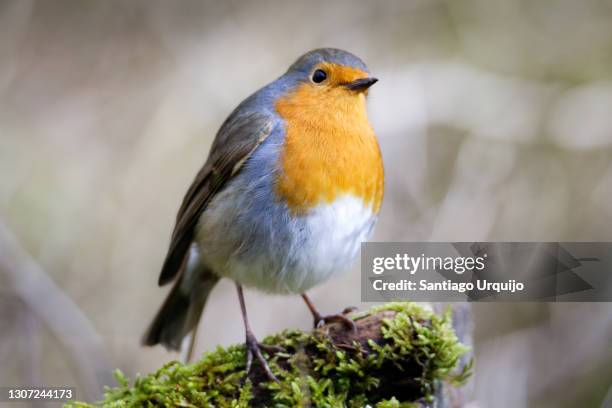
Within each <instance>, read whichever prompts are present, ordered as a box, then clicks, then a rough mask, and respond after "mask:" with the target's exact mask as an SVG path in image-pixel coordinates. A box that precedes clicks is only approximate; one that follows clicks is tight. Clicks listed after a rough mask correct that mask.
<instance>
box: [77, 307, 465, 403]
mask: <svg viewBox="0 0 612 408" xmlns="http://www.w3.org/2000/svg"><path fill="white" fill-rule="evenodd" d="M351 317H352V318H353V319H354V321H355V323H356V325H357V331H356V332H351V331H347V329H346V328H344V327H341V326H338V325H334V324H332V325H327V326H324V327H322V328H320V329H317V330H314V331H313V332H311V333H305V332H301V331H297V330H286V331H284V332H282V333H279V334H276V335H272V336H269V337H267V338H266V339H265V340H264V343H265V344H268V345H274V346H277V347H279V348H280V349H282V350H281V351H278V352H275V353H272V354H271V355H267V358H268V360H269V363H270V367H271V368H272V370H273V372H274V373H275V375H276V376H277V377H278V378H279V380H280V381H279V382H278V383H275V382H269V381H267V379H266V377H265V376H264V374H263V371H262V370H261V369H260V368H259V366H258V365H257V364H256V363H254V367H253V371H252V372H251V373H250V374H249V375H248V376H246V375H245V371H244V368H245V350H244V346H242V345H239V346H230V347H227V348H221V347H219V348H218V349H217V350H216V351H214V352H210V353H206V354H204V355H203V357H202V359H201V360H200V361H198V362H196V363H194V364H187V365H185V364H182V363H179V362H176V361H174V362H171V363H168V364H166V365H164V366H163V367H162V368H160V369H159V370H158V371H157V372H155V373H153V374H149V375H147V376H144V377H138V378H137V379H136V380H135V382H134V384H133V385H130V384H129V381H128V380H127V379H125V377H124V376H123V375H122V374H121V373H117V378H118V380H119V383H120V385H119V386H118V387H117V388H113V389H108V390H107V392H106V397H105V399H104V401H101V402H98V403H95V404H86V403H74V404H71V406H73V407H94V406H102V407H141V406H161V407H177V406H178V407H269V406H274V407H345V406H346V407H364V406H372V407H379V408H385V407H426V406H427V407H434V406H435V407H450V406H456V403H457V400H456V394H457V392H456V391H450V392H449V391H447V389H448V388H455V387H461V386H462V385H463V384H464V383H465V381H466V380H467V378H468V377H469V375H470V370H471V363H470V361H471V360H469V359H466V356H467V355H468V354H469V353H468V347H467V346H466V345H464V344H462V343H461V342H460V341H459V339H458V338H457V335H456V333H455V330H454V329H453V323H452V322H453V311H451V310H450V308H449V309H448V310H447V311H446V312H444V313H440V314H437V313H435V312H434V311H433V310H432V309H430V308H429V307H428V306H426V305H423V304H415V303H408V302H402V303H388V304H385V305H381V306H376V307H374V308H372V309H371V310H369V311H367V312H361V313H354V314H352V315H351ZM449 398H450V399H451V400H454V401H451V400H449Z"/></svg>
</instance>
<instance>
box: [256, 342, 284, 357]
mask: <svg viewBox="0 0 612 408" xmlns="http://www.w3.org/2000/svg"><path fill="white" fill-rule="evenodd" d="M257 345H258V346H259V349H260V350H262V351H265V352H266V353H268V354H270V355H274V354H277V353H286V352H287V350H285V349H284V348H283V347H281V346H277V345H274V344H264V343H257Z"/></svg>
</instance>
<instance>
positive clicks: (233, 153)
mask: <svg viewBox="0 0 612 408" xmlns="http://www.w3.org/2000/svg"><path fill="white" fill-rule="evenodd" d="M273 124H274V122H273V120H271V118H270V117H269V116H267V115H263V114H261V113H250V114H242V115H239V114H233V115H231V116H230V117H229V118H228V119H227V120H226V121H225V122H224V123H223V125H222V126H221V129H220V130H219V133H217V137H216V138H215V141H214V142H213V145H212V147H211V151H210V154H209V157H208V160H207V161H206V164H204V167H202V170H200V171H199V173H198V174H197V176H196V178H195V180H194V181H193V183H192V184H191V187H189V190H187V193H186V194H185V198H184V199H183V203H182V204H181V208H180V209H179V212H178V214H177V216H176V224H175V226H174V231H173V233H172V239H171V241H170V248H169V250H168V254H167V255H166V260H165V261H164V265H163V267H162V270H161V273H160V275H159V282H158V283H159V285H160V286H161V285H164V284H166V283H168V282H170V281H171V280H173V279H174V278H175V277H176V276H177V274H178V273H179V271H180V270H181V267H182V265H183V263H184V262H185V259H186V258H187V253H188V251H189V247H190V246H191V244H192V242H193V238H194V229H195V226H196V224H197V222H198V219H199V218H200V215H201V214H202V211H204V209H205V208H206V206H207V205H208V203H209V202H210V200H211V199H212V197H214V196H215V194H216V193H217V192H218V191H219V190H220V189H221V188H222V187H223V186H224V185H225V183H227V182H228V181H229V180H231V178H232V177H234V175H235V174H236V173H237V172H238V171H239V170H240V168H241V167H242V165H243V164H244V162H245V161H246V160H247V159H248V158H249V157H250V155H251V154H252V153H253V152H254V151H255V149H256V148H257V146H259V145H260V144H261V143H262V142H263V141H264V140H265V139H266V138H267V137H268V135H270V133H271V132H272V129H273Z"/></svg>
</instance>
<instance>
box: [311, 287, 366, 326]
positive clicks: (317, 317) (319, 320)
mask: <svg viewBox="0 0 612 408" xmlns="http://www.w3.org/2000/svg"><path fill="white" fill-rule="evenodd" d="M302 299H304V302H305V303H306V306H308V309H310V313H312V317H313V318H314V327H315V328H317V327H321V326H322V325H323V324H326V323H342V324H343V325H344V326H345V327H346V328H347V329H349V330H351V331H353V332H356V331H357V326H356V325H355V322H354V321H353V319H351V318H349V317H347V316H346V314H347V313H350V312H352V311H353V309H352V308H347V309H345V310H344V311H343V312H342V313H341V314H335V315H328V316H321V313H319V311H318V310H317V308H316V307H315V306H314V304H313V303H312V300H310V298H309V297H308V295H307V294H305V293H302Z"/></svg>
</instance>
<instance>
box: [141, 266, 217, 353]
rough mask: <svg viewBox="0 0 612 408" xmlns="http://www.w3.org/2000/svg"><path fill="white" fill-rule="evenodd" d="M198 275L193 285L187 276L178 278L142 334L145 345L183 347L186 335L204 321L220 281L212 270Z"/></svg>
mask: <svg viewBox="0 0 612 408" xmlns="http://www.w3.org/2000/svg"><path fill="white" fill-rule="evenodd" d="M198 275H199V276H197V278H196V279H193V281H192V282H189V283H190V284H189V285H186V282H185V279H186V278H185V275H183V276H181V277H180V278H179V279H178V280H177V282H176V283H175V284H174V286H173V287H172V290H171V291H170V293H169V294H168V297H167V298H166V300H165V301H164V303H163V304H162V306H161V308H160V309H159V311H158V312H157V315H156V316H155V318H154V319H153V322H151V324H150V325H149V328H148V329H147V331H146V332H145V334H144V336H143V337H142V344H143V345H145V346H154V345H156V344H161V345H163V346H164V347H166V348H167V349H170V350H180V348H181V343H182V340H183V338H184V337H185V336H187V335H188V334H189V333H191V332H192V331H194V329H195V328H196V326H197V324H198V322H199V321H200V317H201V316H202V311H203V310H204V305H205V304H206V300H207V299H208V295H209V294H210V292H211V291H212V289H213V287H214V286H215V285H216V283H217V281H218V278H217V277H216V276H214V275H212V274H210V273H206V274H198ZM189 280H190V281H191V280H192V279H189Z"/></svg>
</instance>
